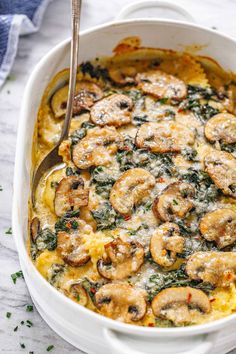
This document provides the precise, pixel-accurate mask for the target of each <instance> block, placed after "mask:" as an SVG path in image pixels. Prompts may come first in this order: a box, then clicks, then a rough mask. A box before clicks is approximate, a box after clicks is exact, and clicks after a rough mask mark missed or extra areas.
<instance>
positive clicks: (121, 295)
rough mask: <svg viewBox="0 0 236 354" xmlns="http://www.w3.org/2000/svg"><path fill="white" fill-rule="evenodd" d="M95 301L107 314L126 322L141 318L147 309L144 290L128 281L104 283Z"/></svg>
mask: <svg viewBox="0 0 236 354" xmlns="http://www.w3.org/2000/svg"><path fill="white" fill-rule="evenodd" d="M95 303H96V306H97V307H98V308H99V310H100V311H101V312H102V314H104V315H105V316H108V317H110V318H113V319H116V320H119V321H122V322H126V323H130V322H132V321H138V320H141V319H142V318H143V317H144V315H145V313H146V310H147V304H146V300H145V295H144V291H143V290H141V289H135V288H133V287H132V286H131V285H129V284H127V283H110V284H106V285H103V286H102V287H101V288H100V289H99V290H98V291H97V292H96V294H95Z"/></svg>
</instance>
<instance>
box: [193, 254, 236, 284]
mask: <svg viewBox="0 0 236 354" xmlns="http://www.w3.org/2000/svg"><path fill="white" fill-rule="evenodd" d="M186 272H187V274H188V276H189V277H190V278H191V279H194V280H202V281H203V282H209V283H211V284H212V285H214V286H222V287H225V286H229V285H230V284H231V283H232V282H234V280H235V273H236V253H235V252H213V251H212V252H196V253H193V254H192V255H191V256H190V257H189V259H188V261H187V265H186Z"/></svg>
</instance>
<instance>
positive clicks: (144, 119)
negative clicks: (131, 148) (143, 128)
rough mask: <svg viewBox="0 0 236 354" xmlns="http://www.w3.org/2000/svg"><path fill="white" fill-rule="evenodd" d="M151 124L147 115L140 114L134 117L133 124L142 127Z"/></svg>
mask: <svg viewBox="0 0 236 354" xmlns="http://www.w3.org/2000/svg"><path fill="white" fill-rule="evenodd" d="M146 122H149V119H148V115H147V114H142V115H141V114H140V115H134V116H133V123H134V124H135V125H137V126H140V125H142V124H143V123H146Z"/></svg>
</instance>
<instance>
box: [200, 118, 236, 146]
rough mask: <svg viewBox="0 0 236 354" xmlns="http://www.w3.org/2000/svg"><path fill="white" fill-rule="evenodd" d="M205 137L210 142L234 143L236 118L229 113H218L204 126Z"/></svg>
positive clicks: (235, 139)
mask: <svg viewBox="0 0 236 354" xmlns="http://www.w3.org/2000/svg"><path fill="white" fill-rule="evenodd" d="M205 135H206V138H207V139H208V140H210V141H211V142H214V141H218V140H219V141H222V142H224V143H226V144H233V143H236V117H235V116H234V115H233V114H230V113H219V114H216V115H215V116H213V117H212V118H211V119H209V120H208V121H207V123H206V125H205Z"/></svg>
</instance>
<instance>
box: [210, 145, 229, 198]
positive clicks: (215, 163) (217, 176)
mask: <svg viewBox="0 0 236 354" xmlns="http://www.w3.org/2000/svg"><path fill="white" fill-rule="evenodd" d="M204 162H205V169H206V171H207V173H208V174H209V176H210V177H211V179H212V180H213V182H214V183H215V184H216V185H217V187H218V188H220V189H221V190H222V192H223V193H224V194H226V195H230V196H231V197H233V198H236V159H235V158H234V156H233V155H231V154H230V153H229V152H225V151H218V150H214V151H212V152H210V153H209V154H207V155H206V156H205V159H204Z"/></svg>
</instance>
